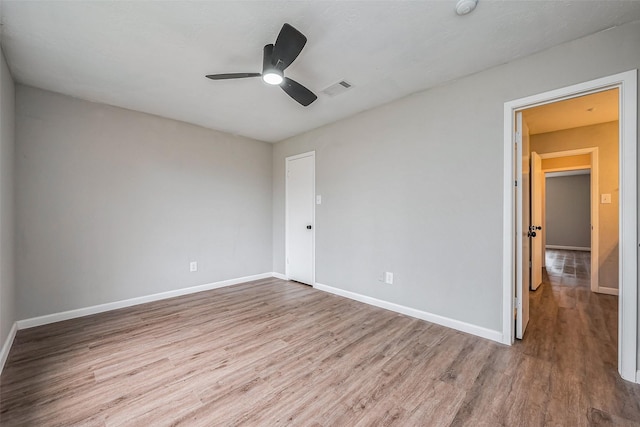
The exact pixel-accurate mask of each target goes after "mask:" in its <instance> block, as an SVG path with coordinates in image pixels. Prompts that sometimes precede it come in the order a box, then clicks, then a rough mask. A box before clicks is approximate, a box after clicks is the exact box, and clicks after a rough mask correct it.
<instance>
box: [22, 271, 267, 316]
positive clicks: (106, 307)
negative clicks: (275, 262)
mask: <svg viewBox="0 0 640 427" xmlns="http://www.w3.org/2000/svg"><path fill="white" fill-rule="evenodd" d="M270 277H273V273H262V274H255V275H253V276H245V277H239V278H237V279H229V280H222V281H220V282H213V283H207V284H205V285H198V286H191V287H189V288H182V289H176V290H173V291H167V292H160V293H157V294H152V295H146V296H142V297H137V298H130V299H126V300H121V301H115V302H109V303H106V304H99V305H93V306H91V307H85V308H78V309H75V310H69V311H63V312H60V313H53V314H47V315H44V316H39V317H32V318H30V319H24V320H18V322H17V324H18V329H27V328H33V327H35V326H42V325H48V324H49V323H55V322H61V321H63V320H69V319H75V318H77V317H83V316H89V315H91V314H97V313H103V312H105V311H111V310H117V309H119V308H124V307H131V306H134V305H139V304H144V303H147V302H153V301H159V300H163V299H167V298H173V297H179V296H182V295H187V294H193V293H196V292H202V291H209V290H211V289H218V288H223V287H225V286H231V285H237V284H238V283H244V282H251V281H253V280H260V279H268V278H270Z"/></svg>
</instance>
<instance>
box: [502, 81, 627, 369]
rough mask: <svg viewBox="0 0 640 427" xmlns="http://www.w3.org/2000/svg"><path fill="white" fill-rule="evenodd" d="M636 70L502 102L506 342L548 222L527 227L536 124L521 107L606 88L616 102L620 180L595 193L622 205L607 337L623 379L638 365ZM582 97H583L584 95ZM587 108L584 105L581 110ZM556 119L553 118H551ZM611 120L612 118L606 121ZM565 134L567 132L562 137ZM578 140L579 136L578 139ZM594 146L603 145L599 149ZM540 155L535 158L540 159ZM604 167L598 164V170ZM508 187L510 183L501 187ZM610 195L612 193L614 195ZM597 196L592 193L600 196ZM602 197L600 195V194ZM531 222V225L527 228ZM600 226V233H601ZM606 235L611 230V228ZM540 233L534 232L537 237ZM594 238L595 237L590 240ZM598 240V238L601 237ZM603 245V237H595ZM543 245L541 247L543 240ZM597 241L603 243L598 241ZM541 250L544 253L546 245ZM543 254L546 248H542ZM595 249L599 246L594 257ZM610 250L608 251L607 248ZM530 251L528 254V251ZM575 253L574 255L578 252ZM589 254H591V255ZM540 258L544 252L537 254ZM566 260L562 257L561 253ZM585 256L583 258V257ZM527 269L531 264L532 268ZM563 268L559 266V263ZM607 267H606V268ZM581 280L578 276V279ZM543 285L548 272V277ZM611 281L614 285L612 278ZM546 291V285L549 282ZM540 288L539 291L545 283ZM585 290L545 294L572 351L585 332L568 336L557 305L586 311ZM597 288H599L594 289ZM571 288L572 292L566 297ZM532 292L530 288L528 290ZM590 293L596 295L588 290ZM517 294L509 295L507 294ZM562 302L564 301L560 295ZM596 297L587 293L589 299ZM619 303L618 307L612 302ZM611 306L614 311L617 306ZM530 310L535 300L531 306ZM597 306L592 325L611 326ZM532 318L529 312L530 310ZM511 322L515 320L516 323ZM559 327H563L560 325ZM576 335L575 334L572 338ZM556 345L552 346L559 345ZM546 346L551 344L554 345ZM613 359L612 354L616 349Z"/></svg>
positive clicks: (518, 330)
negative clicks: (616, 294) (535, 244)
mask: <svg viewBox="0 0 640 427" xmlns="http://www.w3.org/2000/svg"><path fill="white" fill-rule="evenodd" d="M636 78H637V73H636V71H635V70H634V71H630V72H627V73H622V74H619V75H615V76H610V77H606V78H603V79H598V80H594V81H591V82H586V83H582V84H578V85H575V86H571V87H567V88H563V89H558V90H555V91H551V92H547V93H544V94H539V95H534V96H532V97H527V98H523V99H520V100H515V101H512V102H508V103H505V205H504V207H505V211H504V213H505V241H504V247H505V259H504V261H505V266H506V268H505V274H504V276H503V277H504V282H503V283H504V295H505V300H504V302H505V303H504V311H503V316H504V317H503V319H504V324H503V326H504V338H505V339H504V341H505V342H506V343H509V344H511V343H513V340H514V337H515V336H516V335H519V336H518V337H519V338H522V337H523V335H524V333H525V331H526V327H527V324H528V323H527V322H528V320H529V319H528V318H529V308H530V307H529V293H530V290H529V289H530V280H531V277H532V272H531V269H532V268H534V266H532V265H531V264H530V263H529V262H532V263H533V262H534V258H533V257H532V256H531V255H535V254H536V253H537V250H535V249H533V250H532V245H531V241H532V240H533V239H536V238H537V239H538V241H540V240H541V238H542V237H543V236H544V233H545V232H546V227H543V226H542V224H538V223H536V224H533V223H532V222H531V215H532V213H533V210H532V209H531V208H532V206H531V205H530V202H531V200H532V199H531V194H530V192H531V190H532V188H533V187H532V186H531V184H533V183H535V182H536V179H534V177H533V172H534V169H530V166H529V165H530V162H531V159H534V158H535V157H536V155H537V152H534V151H533V150H532V149H531V145H532V141H531V135H530V133H531V134H536V131H535V129H534V130H533V131H532V130H531V128H532V127H533V128H535V123H534V124H533V125H532V124H531V123H527V120H526V119H525V120H523V117H522V116H523V112H525V111H526V110H529V109H534V108H537V107H541V106H549V107H551V106H552V104H555V103H559V102H560V101H565V100H570V99H577V98H578V97H585V95H591V94H602V92H605V91H615V98H616V100H617V105H618V107H619V115H620V116H619V119H620V120H619V122H613V124H611V125H610V127H612V128H615V129H616V130H617V136H616V142H617V144H614V145H615V146H616V147H617V148H618V153H617V155H616V156H615V157H617V158H618V160H619V164H620V169H619V172H618V173H616V174H615V175H617V177H618V179H619V187H616V188H615V190H616V191H613V190H611V191H610V192H609V191H607V190H604V189H601V190H600V193H601V194H600V196H602V195H607V194H608V196H607V197H606V198H608V197H615V196H617V197H619V201H620V207H619V209H618V210H617V212H616V216H617V217H618V218H619V229H618V230H617V232H616V233H613V234H617V237H618V243H617V244H616V245H615V248H614V249H613V251H615V252H616V257H614V259H615V260H616V265H615V267H614V270H615V271H616V272H617V275H616V279H619V286H617V285H618V284H617V283H616V286H614V285H611V286H607V287H610V288H612V289H613V288H615V287H619V293H620V298H619V302H618V303H616V302H614V303H613V306H614V318H617V320H618V322H617V324H618V327H617V329H618V330H617V331H616V330H615V329H614V330H613V332H611V331H609V332H607V333H608V334H609V335H610V336H612V337H613V338H612V341H611V342H610V343H609V344H611V345H613V347H614V349H616V347H617V349H616V350H617V351H616V352H615V353H617V356H618V357H617V359H618V363H617V366H618V372H619V373H620V374H621V375H622V377H623V378H625V379H627V380H630V381H636V366H637V347H636V343H637V337H636V331H637V320H638V319H637V286H636V283H637V250H636V244H637V242H636V240H637V236H636V234H637V206H636V201H637V192H636V189H637V182H636V179H635V177H636V171H637V159H636V144H637V134H636V129H637V128H636V126H637V116H636V111H637V92H636V87H637V81H636ZM585 98H586V97H585ZM587 109H588V108H587ZM556 116H557V115H556ZM609 123H612V122H609ZM565 126H566V127H568V128H569V129H579V128H587V127H589V126H593V125H591V124H586V125H584V124H583V125H582V126H581V125H580V124H578V125H577V126H575V127H572V126H571V125H569V126H567V125H563V127H565ZM554 133H555V134H560V133H562V131H561V130H559V129H554V130H551V131H548V132H542V134H545V135H550V134H554ZM565 136H566V135H565ZM577 139H580V138H577ZM578 148H580V147H575V146H574V147H566V146H561V145H556V146H554V147H553V148H552V149H549V150H547V151H544V150H542V149H540V148H539V147H536V150H538V151H543V154H545V153H547V154H548V153H552V152H554V151H555V152H558V151H566V150H567V149H578ZM598 149H599V150H600V151H602V150H601V148H600V147H598ZM539 160H540V159H539ZM599 170H600V171H602V168H599ZM507 186H508V187H507ZM614 195H615V196H614ZM599 200H600V199H599V198H598V201H599ZM603 200H604V199H603ZM532 227H533V228H532ZM601 231H602V230H601ZM609 232H610V231H609ZM538 233H540V235H538ZM593 235H595V236H596V239H599V238H600V237H601V234H600V233H592V236H593ZM592 240H593V239H592ZM600 240H602V239H600ZM601 243H602V242H601ZM545 246H546V245H545ZM601 246H602V245H601ZM541 247H542V251H545V248H544V246H541ZM545 252H546V251H545ZM600 252H601V250H599V251H598V254H599V253H600ZM610 252H611V251H610ZM530 254H531V255H530ZM578 258H579V257H578ZM589 258H591V257H589ZM542 259H543V260H544V259H545V257H542ZM564 259H566V257H565V258H564ZM583 260H584V257H583ZM576 262H578V263H579V262H580V260H579V259H577V260H576V259H574V260H572V261H571V263H573V264H574V265H572V266H571V267H575V263H576ZM593 264H594V265H591V266H590V267H589V269H590V270H593V269H594V267H595V268H600V270H602V265H603V264H602V262H600V260H598V261H596V262H595V263H593ZM530 266H531V267H530ZM563 268H564V267H563ZM567 270H570V268H569V269H567ZM605 270H606V269H605ZM591 272H592V273H593V274H591V277H593V276H594V275H595V271H591ZM602 274H603V273H602V271H601V272H599V273H598V276H596V277H598V278H599V279H600V281H601V282H602ZM582 279H584V277H583V278H582ZM547 282H549V280H548V274H547ZM610 283H613V282H610ZM547 288H549V289H551V286H547ZM542 289H545V286H544V284H543V286H542ZM583 290H584V291H586V292H587V294H583V295H586V296H582V297H579V296H578V293H576V291H575V290H573V291H570V292H568V293H565V294H561V293H560V292H553V289H551V292H548V293H547V295H548V297H549V298H551V299H553V300H554V301H555V303H556V305H555V307H556V308H558V310H556V312H555V315H556V316H558V317H557V320H558V321H557V322H556V323H555V326H553V327H552V328H551V329H553V328H554V327H557V328H560V329H561V331H560V332H561V333H565V334H568V335H566V336H567V337H572V338H574V339H573V340H572V342H573V344H574V346H576V348H575V349H573V350H575V351H578V347H579V345H581V344H584V342H581V340H583V339H585V340H587V341H589V339H590V338H589V337H587V336H586V335H585V336H581V335H579V334H578V335H576V334H572V333H570V332H573V330H574V328H575V327H577V325H574V324H573V323H572V322H571V321H572V320H574V319H576V318H577V317H575V316H573V317H572V316H568V314H569V310H568V309H570V308H571V307H564V306H563V305H573V306H577V304H578V303H579V304H581V307H582V308H584V307H583V306H585V304H584V303H585V301H586V302H588V300H589V299H590V295H591V294H592V293H593V292H591V286H588V285H587V286H585V287H584V289H583ZM596 290H597V289H596ZM571 292H573V294H571ZM534 294H535V293H534ZM593 295H596V296H600V295H598V294H595V293H593ZM514 296H515V297H516V298H515V299H514V298H513V297H514ZM570 297H574V298H573V301H569V299H571V298H570ZM603 297H605V298H609V299H611V298H614V299H615V297H610V296H603ZM563 299H564V300H563ZM597 300H599V299H598V298H595V297H594V298H593V301H597ZM618 304H619V305H618ZM604 305H607V306H611V305H612V304H611V303H610V302H609V303H606V304H604ZM615 307H617V311H616V310H615ZM533 309H534V311H535V310H536V307H535V304H534V307H533ZM601 309H602V305H600V306H599V307H598V308H597V309H594V311H595V312H600V320H602V321H599V322H596V323H597V324H598V325H604V324H608V325H613V327H614V328H615V323H616V322H611V321H609V320H603V319H604V318H610V317H611V316H609V315H603V314H602V311H601ZM533 314H534V315H536V314H535V312H534V313H533ZM548 315H550V313H546V314H544V313H543V314H541V316H548ZM582 318H583V319H586V321H587V322H591V323H588V326H587V327H590V328H591V329H593V326H594V323H592V322H593V321H594V320H593V319H591V318H589V316H588V315H585V316H583V317H582ZM514 320H515V322H514ZM562 327H564V329H563V328H562ZM544 333H545V334H547V335H548V334H551V333H554V331H553V330H549V329H548V330H546V331H545V332H544ZM574 335H575V336H574ZM557 343H558V342H556V343H555V344H557ZM547 344H549V346H550V347H549V348H551V347H553V345H555V344H554V343H546V344H544V345H547ZM613 357H614V361H615V354H614V356H613Z"/></svg>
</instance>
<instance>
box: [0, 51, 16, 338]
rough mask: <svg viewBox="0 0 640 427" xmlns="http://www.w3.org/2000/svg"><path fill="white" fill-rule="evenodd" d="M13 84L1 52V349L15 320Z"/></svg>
mask: <svg viewBox="0 0 640 427" xmlns="http://www.w3.org/2000/svg"><path fill="white" fill-rule="evenodd" d="M14 111H15V93H14V84H13V79H12V78H11V74H10V73H9V68H7V63H6V62H5V60H4V55H3V54H2V52H0V348H1V347H2V345H3V344H4V342H5V340H6V339H7V336H8V335H9V331H10V330H11V327H12V326H13V322H15V321H16V320H17V319H16V313H15V273H14V272H15V269H14V228H15V223H14V186H13V183H14V166H13V165H14V142H15V139H14Z"/></svg>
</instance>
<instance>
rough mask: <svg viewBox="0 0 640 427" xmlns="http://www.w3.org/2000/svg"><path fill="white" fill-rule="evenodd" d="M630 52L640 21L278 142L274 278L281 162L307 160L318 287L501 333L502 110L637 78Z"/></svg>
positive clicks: (280, 236) (639, 54) (280, 266)
mask: <svg viewBox="0 0 640 427" xmlns="http://www.w3.org/2000/svg"><path fill="white" fill-rule="evenodd" d="M638 46H640V22H636V23H632V24H628V25H625V26H622V27H618V28H614V29H610V30H607V31H603V32H600V33H598V34H595V35H593V36H590V37H586V38H583V39H580V40H576V41H574V42H570V43H566V44H563V45H560V46H557V47H554V48H552V49H549V50H546V51H543V52H541V53H538V54H535V55H531V56H528V57H525V58H522V59H519V60H516V61H514V62H511V63H508V64H505V65H502V66H499V67H496V68H493V69H490V70H487V71H484V72H481V73H477V74H475V75H472V76H469V77H465V78H462V79H459V80H457V81H455V82H451V83H449V84H445V85H443V86H441V87H437V88H434V89H432V90H428V91H425V92H422V93H418V94H414V95H412V96H409V97H406V98H404V99H402V100H399V101H396V102H393V103H390V104H387V105H384V106H382V107H379V108H375V109H373V110H370V111H367V112H364V113H361V114H358V115H356V116H354V117H352V118H349V119H346V120H343V121H340V122H337V123H334V124H331V125H327V126H324V127H321V128H318V129H316V130H313V131H311V132H308V133H305V134H303V135H299V136H296V137H294V138H291V139H288V140H286V141H283V142H280V143H278V144H276V146H275V147H274V152H273V172H274V175H273V176H274V178H273V180H274V181H273V191H274V201H273V209H274V213H273V218H274V226H273V245H274V247H273V252H274V258H273V268H274V271H277V272H280V273H284V159H285V157H286V156H289V155H293V154H297V153H300V152H305V151H309V150H316V162H317V163H316V171H317V172H316V173H317V177H316V179H317V181H316V187H317V194H321V195H322V197H323V198H322V201H323V203H322V205H320V206H317V210H316V218H317V224H316V240H317V243H316V254H317V265H316V280H317V282H319V283H322V284H325V285H329V286H334V287H337V288H341V289H344V290H347V291H352V292H356V293H360V294H364V295H367V296H370V297H374V298H378V299H382V300H386V301H389V302H393V303H397V304H401V305H405V306H408V307H412V308H415V309H419V310H423V311H427V312H431V313H434V314H438V315H441V316H445V317H448V318H452V319H456V320H461V321H464V322H468V323H471V324H474V325H478V326H481V327H485V328H488V329H491V330H495V331H501V330H502V269H503V265H502V259H503V258H502V256H503V255H502V238H503V235H502V225H503V218H502V201H503V194H502V191H503V190H502V185H503V170H504V167H503V165H504V158H503V144H504V141H503V111H504V110H503V108H504V103H505V102H506V101H510V100H513V99H518V98H522V97H525V96H528V95H533V94H536V93H541V92H545V91H548V90H551V89H555V88H559V87H564V86H568V85H571V84H575V83H578V82H583V81H587V80H591V79H595V78H599V77H602V76H606V75H611V74H615V73H619V72H623V71H627V70H630V69H634V68H638V67H640V49H638ZM344 96H348V95H347V94H345V95H344ZM334 102H340V97H336V98H334ZM383 271H392V272H394V274H395V277H394V279H395V283H394V284H393V285H391V286H389V285H384V284H382V283H381V282H379V281H378V277H379V275H380V274H381V273H382V272H383Z"/></svg>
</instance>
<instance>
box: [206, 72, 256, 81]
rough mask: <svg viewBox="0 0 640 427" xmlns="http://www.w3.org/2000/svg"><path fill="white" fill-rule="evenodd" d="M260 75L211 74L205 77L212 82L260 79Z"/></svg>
mask: <svg viewBox="0 0 640 427" xmlns="http://www.w3.org/2000/svg"><path fill="white" fill-rule="evenodd" d="M261 75H262V74H260V73H228V74H209V75H208V76H205V77H206V78H208V79H211V80H228V79H244V78H247V77H260V76H261Z"/></svg>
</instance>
